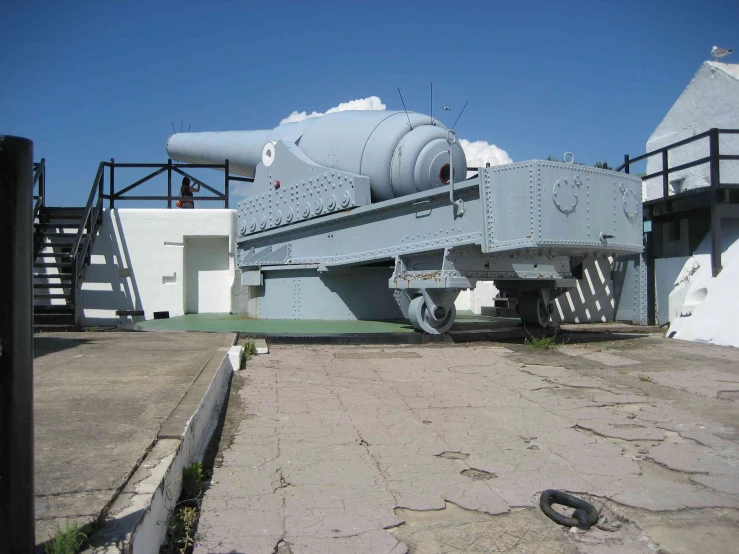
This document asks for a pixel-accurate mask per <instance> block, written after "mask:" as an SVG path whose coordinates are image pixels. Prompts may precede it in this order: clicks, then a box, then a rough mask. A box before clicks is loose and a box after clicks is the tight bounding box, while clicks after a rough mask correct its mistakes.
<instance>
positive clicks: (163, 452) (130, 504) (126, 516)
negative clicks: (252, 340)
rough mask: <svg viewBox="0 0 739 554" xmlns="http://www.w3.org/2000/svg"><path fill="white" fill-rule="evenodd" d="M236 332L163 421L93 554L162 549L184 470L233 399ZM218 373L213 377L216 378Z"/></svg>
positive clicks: (95, 540)
mask: <svg viewBox="0 0 739 554" xmlns="http://www.w3.org/2000/svg"><path fill="white" fill-rule="evenodd" d="M236 338H237V336H236V334H233V333H230V334H228V338H226V339H224V342H223V344H222V345H221V348H218V349H217V350H216V352H214V354H213V356H212V357H211V359H210V360H209V361H208V363H206V364H205V366H204V367H203V369H202V370H201V372H200V374H199V375H198V377H197V378H196V379H195V381H193V383H192V385H191V386H190V388H189V389H188V391H187V393H185V396H184V397H183V398H182V400H181V401H180V403H179V404H178V406H177V407H176V408H175V409H174V410H173V411H172V414H171V415H170V416H169V418H168V419H167V420H166V421H165V422H164V423H163V424H162V427H161V429H160V431H159V434H158V436H157V439H156V441H155V442H154V444H153V446H152V448H151V449H150V450H149V452H148V453H147V454H146V456H145V458H144V459H143V460H142V462H141V463H140V464H139V466H138V467H137V468H136V470H135V471H134V472H133V474H132V476H131V478H130V479H129V480H128V482H127V483H126V485H125V487H124V488H123V490H122V491H121V492H120V493H119V494H118V496H117V497H116V498H115V500H114V501H113V503H112V505H111V507H110V510H109V511H108V514H107V517H106V518H105V521H104V522H103V523H102V525H101V527H100V528H99V529H98V530H97V531H95V532H94V533H93V535H92V536H91V537H90V544H91V546H90V548H88V549H87V550H86V551H85V552H88V553H103V552H105V553H121V552H124V553H135V554H140V553H141V554H148V553H151V554H155V553H158V552H159V550H160V548H161V545H162V543H163V542H164V539H165V536H166V532H167V522H168V519H169V515H170V514H171V512H172V510H173V509H174V507H175V504H176V502H177V500H178V499H179V497H180V492H181V489H182V481H181V479H182V477H181V476H182V470H183V468H185V467H187V466H189V465H190V464H192V463H193V462H196V461H201V460H202V459H203V454H204V452H205V449H206V447H207V445H208V442H209V440H210V438H211V436H212V435H213V431H214V430H215V427H216V425H217V422H218V418H219V415H220V412H221V409H222V408H223V405H224V402H225V400H226V399H227V397H228V389H229V385H230V383H231V376H232V374H233V372H234V371H235V370H237V369H238V366H234V365H232V359H231V358H232V356H231V354H232V353H231V348H232V346H233V345H234V344H235V342H236ZM211 375H212V378H211V377H210V376H211Z"/></svg>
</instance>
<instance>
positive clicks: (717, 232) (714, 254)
mask: <svg viewBox="0 0 739 554" xmlns="http://www.w3.org/2000/svg"><path fill="white" fill-rule="evenodd" d="M709 133H710V134H709V135H708V148H709V154H708V155H709V157H710V161H709V162H708V164H709V169H710V178H711V191H710V195H711V273H712V274H713V276H714V277H716V275H718V274H719V273H720V272H721V213H720V206H717V205H716V201H717V195H718V188H719V185H720V180H721V175H720V171H719V159H718V149H719V145H718V129H716V128H714V129H711V130H710V131H709Z"/></svg>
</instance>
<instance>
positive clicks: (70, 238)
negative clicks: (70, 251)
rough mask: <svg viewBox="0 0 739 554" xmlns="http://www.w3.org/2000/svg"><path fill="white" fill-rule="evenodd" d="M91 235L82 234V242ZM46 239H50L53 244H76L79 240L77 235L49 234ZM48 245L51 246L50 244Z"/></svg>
mask: <svg viewBox="0 0 739 554" xmlns="http://www.w3.org/2000/svg"><path fill="white" fill-rule="evenodd" d="M88 236H89V235H88V234H87V233H83V234H82V240H83V241H84V240H86V239H87V237H88ZM44 238H46V239H49V240H50V242H51V244H56V243H58V242H64V243H70V242H74V241H75V239H76V238H77V233H47V234H45V235H44ZM46 244H49V243H48V242H47V243H46Z"/></svg>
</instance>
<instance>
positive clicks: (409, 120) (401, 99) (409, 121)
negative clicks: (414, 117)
mask: <svg viewBox="0 0 739 554" xmlns="http://www.w3.org/2000/svg"><path fill="white" fill-rule="evenodd" d="M398 94H400V88H398ZM400 101H401V102H403V109H404V110H405V116H406V117H407V118H408V126H409V127H410V128H411V130H413V125H411V116H409V115H408V110H407V109H406V107H405V100H403V95H402V94H400Z"/></svg>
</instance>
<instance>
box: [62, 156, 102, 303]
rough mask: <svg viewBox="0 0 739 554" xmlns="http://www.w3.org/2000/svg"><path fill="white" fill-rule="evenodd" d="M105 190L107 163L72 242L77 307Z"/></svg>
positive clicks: (93, 189)
mask: <svg viewBox="0 0 739 554" xmlns="http://www.w3.org/2000/svg"><path fill="white" fill-rule="evenodd" d="M104 190H105V162H100V165H99V166H98V172H97V174H96V175H95V180H94V181H93V183H92V189H91V190H90V196H89V197H88V199H87V204H85V208H84V212H83V214H82V218H81V219H80V223H79V229H78V230H77V235H76V236H75V238H74V241H73V242H72V248H71V250H70V252H69V261H70V263H71V265H72V282H71V285H70V289H71V293H72V304H73V305H74V306H76V305H77V299H78V295H79V283H80V279H81V278H82V273H83V271H84V269H85V262H86V260H87V259H88V258H89V256H90V254H91V249H92V243H93V240H94V237H95V233H97V230H98V227H99V226H100V223H101V222H102V219H103V197H104V194H103V193H104Z"/></svg>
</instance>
